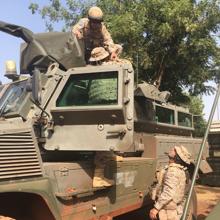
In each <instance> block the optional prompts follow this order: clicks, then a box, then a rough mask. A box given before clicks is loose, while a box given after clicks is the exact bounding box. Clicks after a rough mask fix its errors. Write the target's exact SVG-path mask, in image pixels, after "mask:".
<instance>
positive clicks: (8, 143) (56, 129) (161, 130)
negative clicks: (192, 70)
mask: <svg viewBox="0 0 220 220" xmlns="http://www.w3.org/2000/svg"><path fill="white" fill-rule="evenodd" d="M0 30H1V31H4V32H6V33H9V34H11V35H14V36H17V37H21V38H22V39H23V40H24V41H25V43H23V44H22V45H21V60H20V73H21V75H22V74H24V73H25V74H29V75H30V77H28V78H26V79H21V78H19V77H18V78H17V79H16V80H14V82H12V83H9V84H8V85H7V86H6V87H5V86H3V87H2V88H3V90H4V91H3V90H1V91H2V94H1V97H0V106H1V107H0V111H1V113H0V117H1V118H0V215H3V216H8V217H11V218H14V219H17V220H18V219H21V220H25V219H28V220H30V219H32V220H34V219H36V220H43V219H45V220H50V219H56V220H59V219H72V220H73V219H76V220H80V219H83V220H86V219H102V220H104V219H108V220H109V219H113V218H114V217H116V216H120V215H122V214H124V213H128V212H131V211H133V210H136V209H138V208H140V207H144V206H147V205H150V204H152V200H151V199H150V196H149V192H150V188H151V185H152V183H153V182H154V181H155V171H156V169H157V168H159V167H160V166H163V165H164V164H165V163H166V162H167V156H166V155H165V154H164V152H166V151H168V149H169V148H170V146H173V145H175V144H181V145H184V146H186V147H187V148H188V149H189V151H190V152H191V153H192V155H193V156H194V158H195V156H196V155H197V151H198V148H199V145H200V144H201V140H200V139H196V138H193V137H192V132H193V116H192V114H190V113H189V111H188V109H185V108H182V107H178V106H175V105H172V104H170V103H168V101H167V100H168V97H169V92H160V91H159V90H157V89H156V88H155V87H154V86H153V85H149V84H147V83H141V84H139V85H138V86H137V87H136V88H134V70H133V68H132V65H131V64H123V63H121V64H119V63H116V64H112V63H111V64H103V65H98V66H92V65H86V63H85V61H84V49H83V42H80V41H77V39H76V38H74V37H72V36H71V35H70V33H42V34H33V33H32V32H31V31H30V30H27V29H26V28H23V27H20V26H17V25H12V24H8V23H4V22H0ZM9 69H10V68H9ZM13 72H14V70H11V73H13ZM7 74H10V71H8V73H7ZM103 85H104V86H103ZM97 152H98V153H99V152H102V153H106V154H109V152H110V153H111V154H114V155H118V156H120V157H121V158H123V159H122V160H120V161H117V160H108V161H107V162H106V164H105V169H104V176H105V177H106V178H109V179H112V180H114V184H113V185H112V186H110V187H98V188H95V187H93V185H92V181H93V176H94V170H95V161H94V160H95V155H96V154H97ZM205 158H206V155H205V154H204V158H203V159H204V160H203V163H202V166H201V169H202V171H206V170H207V169H208V165H207V164H206V160H205ZM193 216H194V217H195V216H196V197H195V196H194V197H193V199H192V206H191V209H190V214H189V218H192V217H193Z"/></svg>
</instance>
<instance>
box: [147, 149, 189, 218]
mask: <svg viewBox="0 0 220 220" xmlns="http://www.w3.org/2000/svg"><path fill="white" fill-rule="evenodd" d="M168 157H169V165H168V166H166V167H165V168H164V169H163V170H162V171H161V172H160V173H159V175H158V176H159V181H158V185H157V186H156V188H155V189H156V193H155V199H156V201H155V204H154V208H153V209H151V210H150V218H151V219H152V220H153V219H158V218H157V215H159V219H160V220H179V219H180V218H181V216H182V211H183V206H184V199H185V192H186V184H187V180H188V171H187V166H188V165H189V164H190V157H191V155H190V153H189V152H188V151H187V149H186V148H185V147H183V146H175V147H173V148H171V149H170V151H169V153H168Z"/></svg>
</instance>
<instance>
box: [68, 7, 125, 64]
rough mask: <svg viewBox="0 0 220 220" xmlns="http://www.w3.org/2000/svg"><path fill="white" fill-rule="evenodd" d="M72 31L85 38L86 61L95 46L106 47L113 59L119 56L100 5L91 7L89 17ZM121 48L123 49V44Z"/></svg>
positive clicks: (83, 19)
mask: <svg viewBox="0 0 220 220" xmlns="http://www.w3.org/2000/svg"><path fill="white" fill-rule="evenodd" d="M72 33H73V34H74V35H76V37H77V38H78V39H84V43H85V59H86V62H88V59H89V57H90V55H91V51H92V49H94V48H95V47H104V48H105V49H106V50H107V51H108V52H109V54H110V59H111V60H114V59H116V58H117V53H116V50H117V48H116V47H115V44H114V42H113V40H112V38H111V35H110V34H109V32H108V30H107V29H106V27H105V25H104V23H103V12H102V10H101V9H100V8H99V7H96V6H94V7H91V8H90V9H89V11H88V18H82V19H80V20H79V22H78V23H77V24H76V25H74V26H73V28H72ZM119 46H120V45H118V47H119ZM120 50H122V47H121V46H120Z"/></svg>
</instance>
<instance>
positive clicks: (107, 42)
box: [102, 24, 116, 54]
mask: <svg viewBox="0 0 220 220" xmlns="http://www.w3.org/2000/svg"><path fill="white" fill-rule="evenodd" d="M102 34H103V39H104V46H105V48H106V49H107V50H108V52H109V53H110V54H111V53H113V52H115V51H116V48H115V44H114V42H113V40H112V37H111V35H110V33H109V32H108V30H107V28H106V27H105V25H104V24H102Z"/></svg>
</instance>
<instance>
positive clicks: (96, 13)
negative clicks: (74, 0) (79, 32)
mask: <svg viewBox="0 0 220 220" xmlns="http://www.w3.org/2000/svg"><path fill="white" fill-rule="evenodd" d="M88 18H89V19H91V20H95V21H100V22H101V21H103V12H102V10H101V8H99V7H97V6H93V7H91V8H90V9H89V11H88Z"/></svg>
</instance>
